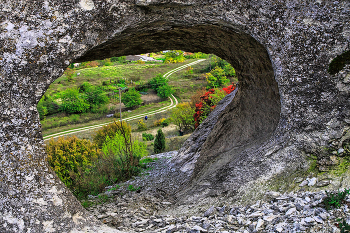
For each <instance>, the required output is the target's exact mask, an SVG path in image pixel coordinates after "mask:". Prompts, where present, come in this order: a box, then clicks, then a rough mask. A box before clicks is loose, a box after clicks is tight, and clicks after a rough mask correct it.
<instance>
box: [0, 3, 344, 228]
mask: <svg viewBox="0 0 350 233" xmlns="http://www.w3.org/2000/svg"><path fill="white" fill-rule="evenodd" d="M349 8H350V6H349V3H348V2H346V1H340V2H338V3H333V2H326V1H324V2H323V1H317V2H315V3H306V2H303V1H300V2H299V1H296V2H284V1H280V2H276V1H268V2H266V1H265V2H264V3H259V2H256V1H234V2H233V1H226V0H225V1H219V0H218V1H206V0H191V1H188V0H187V1H185V0H173V1H170V0H148V1H144V0H111V1H94V0H80V1H74V2H73V1H72V2H67V1H63V0H56V1H46V0H36V1H33V2H31V3H27V1H24V0H23V1H21V0H17V1H8V0H5V1H3V2H1V3H0V12H1V14H0V38H1V40H0V44H1V47H0V90H1V92H0V100H1V101H0V103H1V104H0V113H1V124H2V125H1V127H0V142H1V143H0V151H1V157H0V181H1V182H0V209H1V216H0V231H1V232H2V231H5V232H28V231H31V232H85V231H91V232H103V231H104V230H105V231H106V230H110V231H112V230H111V229H107V228H105V227H104V226H103V225H101V223H99V222H98V221H97V220H95V219H94V218H93V217H92V216H90V215H89V214H88V213H87V212H86V211H85V210H84V209H83V208H82V207H81V206H80V204H79V203H78V202H77V201H76V199H75V198H74V197H73V196H72V194H71V193H70V192H69V191H68V190H67V189H66V188H65V187H64V186H63V185H62V183H61V182H60V181H59V180H58V178H57V177H56V176H55V175H54V174H53V173H52V171H51V170H50V169H49V168H48V165H47V163H46V161H45V152H44V149H43V140H42V136H41V130H40V122H39V118H38V114H37V110H36V104H37V103H38V101H39V99H40V98H41V96H42V95H43V94H44V92H45V91H46V89H47V88H48V86H49V85H50V83H51V82H53V81H54V80H55V79H56V78H57V77H59V76H60V75H61V74H62V72H63V70H64V68H65V67H66V66H67V65H68V64H69V63H70V62H73V61H84V60H91V59H94V58H104V57H110V56H118V55H124V54H132V53H133V54H137V53H142V52H146V51H147V52H149V51H155V50H161V49H183V50H189V51H203V52H212V53H215V54H217V55H219V56H221V57H222V58H224V59H226V60H228V61H229V62H230V63H231V64H232V65H233V66H234V67H235V68H236V69H237V73H238V76H239V90H238V92H237V93H236V98H235V99H234V100H233V101H231V99H230V98H229V97H227V98H226V102H225V101H224V102H223V103H222V105H221V108H218V110H217V111H216V112H214V113H213V114H212V115H211V118H209V119H208V120H207V121H206V123H205V124H204V125H203V126H202V127H201V128H200V129H199V130H198V131H196V132H195V133H194V135H193V136H192V137H191V138H190V139H189V141H188V142H187V144H186V145H185V146H184V147H183V148H182V149H181V151H180V153H179V155H178V156H177V157H176V158H173V160H172V163H173V165H174V166H178V168H179V169H178V171H179V172H178V173H176V174H177V175H178V176H179V177H183V178H184V179H185V181H186V185H185V184H182V185H183V189H182V190H181V192H180V193H178V194H177V195H178V197H180V198H179V199H180V201H184V202H191V201H192V202H193V201H198V200H203V203H204V202H208V200H209V201H212V200H211V198H214V197H215V198H217V197H219V199H220V197H225V199H226V200H227V201H235V200H236V199H237V197H238V196H239V195H244V194H247V193H248V192H250V193H253V194H254V195H255V194H257V195H258V193H259V192H252V191H254V187H255V188H258V189H264V187H267V186H266V184H267V181H268V180H269V179H270V178H273V177H275V176H279V177H282V178H287V177H288V176H289V175H290V174H291V173H292V172H295V171H297V170H298V169H305V167H306V166H305V158H304V155H305V153H310V152H312V151H314V150H316V149H317V148H318V147H319V146H322V145H325V144H326V143H327V142H328V140H329V139H331V138H339V137H340V136H341V135H342V133H343V132H344V130H346V129H347V127H348V126H349V122H350V121H349V115H350V111H349V110H350V108H349V107H350V106H349V105H350V103H349V101H348V100H349V97H350V96H349V95H350V88H349V84H348V83H347V82H344V77H343V76H344V74H345V75H346V74H347V72H348V67H346V68H345V73H344V72H343V74H338V75H334V76H331V75H329V74H328V73H327V69H328V64H329V63H330V60H331V59H333V58H334V57H336V56H337V55H340V54H342V53H343V52H344V51H347V50H349V42H350V25H349V23H348V22H350V20H349V17H350V16H349V15H350V14H347V13H346V12H348V11H349ZM220 110H221V111H220ZM187 181H188V182H187ZM188 197H192V198H188Z"/></svg>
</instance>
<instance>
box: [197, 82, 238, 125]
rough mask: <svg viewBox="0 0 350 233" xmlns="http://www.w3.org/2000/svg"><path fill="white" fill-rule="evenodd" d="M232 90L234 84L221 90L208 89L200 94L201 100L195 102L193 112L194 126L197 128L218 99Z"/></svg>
mask: <svg viewBox="0 0 350 233" xmlns="http://www.w3.org/2000/svg"><path fill="white" fill-rule="evenodd" d="M234 90H235V85H234V84H232V85H229V86H227V87H224V88H223V89H222V90H220V89H209V91H208V92H206V93H205V94H204V95H202V96H201V97H200V99H201V102H199V103H196V109H195V114H194V115H193V117H194V121H195V125H194V127H195V128H197V127H198V126H199V124H201V123H202V122H203V121H204V120H205V119H206V118H207V116H208V115H209V113H210V112H211V111H213V110H214V109H215V107H216V105H217V104H218V103H219V102H220V100H221V99H222V98H224V97H225V96H226V95H227V94H230V93H231V92H232V91H234Z"/></svg>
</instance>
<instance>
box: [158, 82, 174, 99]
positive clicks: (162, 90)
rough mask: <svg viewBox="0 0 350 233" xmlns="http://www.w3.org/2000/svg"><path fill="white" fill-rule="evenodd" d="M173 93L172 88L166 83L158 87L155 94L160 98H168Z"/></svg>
mask: <svg viewBox="0 0 350 233" xmlns="http://www.w3.org/2000/svg"><path fill="white" fill-rule="evenodd" d="M173 93H174V91H173V89H172V88H171V87H170V86H169V85H168V84H166V85H163V86H160V87H158V91H157V95H158V96H159V97H160V98H168V97H169V96H170V95H171V94H173Z"/></svg>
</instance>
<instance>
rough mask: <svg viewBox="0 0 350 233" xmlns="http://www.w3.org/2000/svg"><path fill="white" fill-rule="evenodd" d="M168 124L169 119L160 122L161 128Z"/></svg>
mask: <svg viewBox="0 0 350 233" xmlns="http://www.w3.org/2000/svg"><path fill="white" fill-rule="evenodd" d="M169 124H170V119H166V120H164V121H162V123H161V124H160V125H161V126H162V127H166V126H168V125H169Z"/></svg>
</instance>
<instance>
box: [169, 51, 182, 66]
mask: <svg viewBox="0 0 350 233" xmlns="http://www.w3.org/2000/svg"><path fill="white" fill-rule="evenodd" d="M184 61H185V57H184V55H183V52H182V51H181V50H171V51H168V52H167V53H165V60H164V63H178V62H184Z"/></svg>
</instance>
